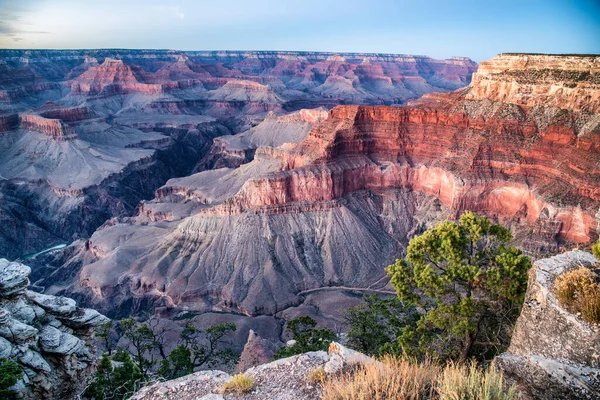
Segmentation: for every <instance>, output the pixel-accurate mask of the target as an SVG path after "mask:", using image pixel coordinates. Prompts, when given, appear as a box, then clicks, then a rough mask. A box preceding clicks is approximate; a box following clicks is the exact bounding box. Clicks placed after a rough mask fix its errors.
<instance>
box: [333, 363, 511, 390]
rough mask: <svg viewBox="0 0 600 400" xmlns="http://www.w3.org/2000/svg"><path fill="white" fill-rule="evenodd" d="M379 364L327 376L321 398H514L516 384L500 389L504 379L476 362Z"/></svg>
mask: <svg viewBox="0 0 600 400" xmlns="http://www.w3.org/2000/svg"><path fill="white" fill-rule="evenodd" d="M381 362H382V363H381V364H376V363H372V364H368V365H365V366H361V367H358V368H357V369H356V370H354V371H352V372H348V373H344V374H341V375H338V376H332V377H330V378H329V379H328V380H327V381H326V382H325V383H324V385H323V397H322V398H323V400H401V399H402V400H419V399H436V400H438V399H439V400H475V399H476V400H514V399H517V398H518V392H517V389H516V388H515V387H510V388H508V389H503V386H504V379H503V375H502V373H500V372H496V371H495V370H493V369H489V370H481V369H479V368H477V367H476V366H475V365H467V366H459V365H455V364H449V365H447V366H446V367H444V368H442V367H440V366H438V365H435V364H432V363H427V362H426V363H421V364H419V363H415V362H413V361H411V360H408V359H406V358H396V357H393V356H385V357H384V358H383V359H382V360H381Z"/></svg>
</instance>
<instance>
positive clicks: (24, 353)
mask: <svg viewBox="0 0 600 400" xmlns="http://www.w3.org/2000/svg"><path fill="white" fill-rule="evenodd" d="M30 272H31V270H30V268H29V267H28V266H26V265H23V264H20V263H18V262H9V261H8V260H6V259H0V358H6V359H10V360H14V361H16V362H17V363H18V364H19V365H20V366H21V367H22V369H23V374H22V379H21V380H20V381H19V382H18V383H17V384H16V385H15V386H14V390H15V391H16V392H17V393H18V396H19V398H23V399H71V398H75V397H76V396H77V395H78V394H80V392H81V390H83V388H84V387H85V384H86V380H87V378H88V377H89V376H90V375H91V374H92V373H93V371H94V368H95V364H96V355H95V347H94V343H93V339H92V336H91V335H92V331H93V327H95V326H98V325H100V324H103V323H105V322H108V321H109V320H108V318H106V317H105V316H103V315H102V314H100V313H98V312H97V311H95V310H91V309H83V308H79V307H77V305H76V304H75V301H74V300H71V299H68V298H65V297H55V296H48V295H44V294H40V293H35V292H32V291H30V290H27V287H28V285H29V279H28V276H29V273H30Z"/></svg>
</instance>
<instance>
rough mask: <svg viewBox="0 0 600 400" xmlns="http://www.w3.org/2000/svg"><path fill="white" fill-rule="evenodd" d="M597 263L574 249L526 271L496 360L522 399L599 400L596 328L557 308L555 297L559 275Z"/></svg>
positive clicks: (599, 332)
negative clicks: (506, 343) (506, 342)
mask: <svg viewBox="0 0 600 400" xmlns="http://www.w3.org/2000/svg"><path fill="white" fill-rule="evenodd" d="M596 262H597V260H596V259H595V258H594V257H593V256H592V255H591V254H589V253H585V252H582V251H577V250H576V251H571V252H568V253H563V254H561V255H558V256H555V257H551V258H547V259H542V260H538V261H536V262H535V263H534V266H533V268H532V269H531V270H530V272H529V282H528V288H527V294H526V297H525V304H524V306H523V309H522V311H521V315H520V316H519V319H518V320H517V324H516V326H515V328H514V333H513V336H512V339H511V344H510V347H509V349H508V352H506V353H503V354H501V355H500V356H498V357H496V359H495V364H496V366H497V367H498V368H499V369H501V370H502V371H504V373H505V375H506V376H507V378H508V379H509V381H510V382H512V383H517V384H519V387H520V389H521V391H522V392H523V393H524V396H525V398H527V399H548V400H550V399H552V400H562V399H564V400H570V399H582V400H583V399H589V400H592V399H598V394H599V393H600V326H598V325H594V324H588V323H586V322H584V321H583V320H581V319H580V318H579V317H578V316H577V315H573V314H571V313H570V312H569V311H567V310H566V309H564V308H563V307H561V306H560V304H559V303H558V301H557V298H556V297H555V295H554V293H553V285H554V280H555V279H556V277H557V276H558V275H560V274H561V273H564V272H566V271H568V270H569V269H572V268H577V267H580V266H590V265H592V264H595V263H596Z"/></svg>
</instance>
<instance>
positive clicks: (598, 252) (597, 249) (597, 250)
mask: <svg viewBox="0 0 600 400" xmlns="http://www.w3.org/2000/svg"><path fill="white" fill-rule="evenodd" d="M592 254H593V255H594V257H596V258H597V259H598V260H600V240H598V241H597V242H596V243H594V244H593V245H592Z"/></svg>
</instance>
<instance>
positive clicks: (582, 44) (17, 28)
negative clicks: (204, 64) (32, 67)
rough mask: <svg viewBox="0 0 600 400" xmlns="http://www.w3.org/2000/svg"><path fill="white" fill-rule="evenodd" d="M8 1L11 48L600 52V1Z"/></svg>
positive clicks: (482, 55)
mask: <svg viewBox="0 0 600 400" xmlns="http://www.w3.org/2000/svg"><path fill="white" fill-rule="evenodd" d="M286 4H289V2H284V1H273V0H256V1H254V2H252V3H249V2H244V1H240V0H221V1H219V2H218V3H217V2H215V1H209V0H200V1H191V0H171V1H166V0H145V1H141V0H129V1H122V0H121V1H118V0H106V1H103V2H93V1H75V0H54V1H49V0H21V1H19V2H18V3H17V2H14V1H8V0H0V48H3V49H24V50H25V49H40V50H41V49H152V50H163V49H164V50H167V49H168V50H180V51H314V52H329V53H378V54H381V53H386V54H412V55H427V56H430V57H433V58H450V57H452V56H460V57H469V58H471V59H473V60H475V61H482V60H485V59H489V58H491V57H493V56H495V55H496V54H499V53H551V54H565V53H567V54H572V53H581V54H598V53H600V2H598V1H592V0H579V1H566V0H551V1H539V0H528V1H517V0H507V1H503V2H493V3H481V2H477V1H473V0H461V1H454V2H447V1H442V0H424V1H422V2H419V3H417V4H415V3H414V2H406V1H392V0H372V1H371V2H370V3H369V4H368V5H367V7H365V3H364V2H362V1H359V0H345V1H341V0H329V1H327V0H306V1H304V2H302V3H294V4H293V6H291V7H290V6H289V5H286Z"/></svg>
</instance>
